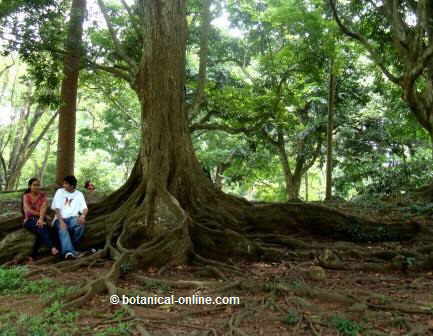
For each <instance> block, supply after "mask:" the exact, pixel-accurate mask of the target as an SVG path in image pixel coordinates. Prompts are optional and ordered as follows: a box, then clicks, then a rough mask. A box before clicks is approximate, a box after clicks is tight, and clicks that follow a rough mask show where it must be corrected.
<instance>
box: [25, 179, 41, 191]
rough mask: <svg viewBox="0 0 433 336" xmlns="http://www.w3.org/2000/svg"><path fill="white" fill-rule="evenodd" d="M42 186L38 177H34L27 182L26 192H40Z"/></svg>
mask: <svg viewBox="0 0 433 336" xmlns="http://www.w3.org/2000/svg"><path fill="white" fill-rule="evenodd" d="M40 187H41V182H40V181H39V180H38V179H37V178H36V177H32V178H31V179H30V180H29V181H28V182H27V190H26V191H25V192H24V193H25V194H28V193H29V192H38V191H39V189H40Z"/></svg>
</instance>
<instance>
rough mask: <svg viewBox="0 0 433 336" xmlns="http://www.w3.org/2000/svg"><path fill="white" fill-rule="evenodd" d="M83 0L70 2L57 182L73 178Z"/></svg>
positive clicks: (61, 98) (84, 9)
mask: <svg viewBox="0 0 433 336" xmlns="http://www.w3.org/2000/svg"><path fill="white" fill-rule="evenodd" d="M85 11H86V0H73V1H72V7H71V15H70V22H69V27H68V34H67V41H66V44H65V48H66V56H65V59H64V66H63V74H64V79H63V81H62V88H61V93H60V95H61V97H60V101H61V106H60V113H59V114H60V116H59V134H58V149H57V171H56V182H57V184H61V183H62V180H63V177H65V176H66V175H73V173H74V162H75V126H76V109H77V90H78V75H79V70H80V58H81V52H82V50H81V42H82V34H83V21H84V15H85Z"/></svg>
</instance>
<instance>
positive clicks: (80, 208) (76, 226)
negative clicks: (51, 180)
mask: <svg viewBox="0 0 433 336" xmlns="http://www.w3.org/2000/svg"><path fill="white" fill-rule="evenodd" d="M76 187H77V179H76V178H75V176H66V177H65V178H64V180H63V188H60V189H58V190H57V191H56V194H55V195H54V199H53V203H52V205H51V208H52V209H53V210H54V211H55V212H56V217H55V218H54V226H55V227H56V228H57V230H58V233H59V239H60V245H61V252H62V255H63V257H64V258H65V259H69V258H77V257H78V256H79V254H78V252H77V250H76V246H77V244H78V242H79V241H80V239H81V237H82V236H83V234H84V223H85V222H86V215H87V212H88V209H87V205H86V201H85V199H84V195H83V194H82V193H81V191H79V190H76V189H75V188H76Z"/></svg>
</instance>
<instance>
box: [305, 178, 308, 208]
mask: <svg viewBox="0 0 433 336" xmlns="http://www.w3.org/2000/svg"><path fill="white" fill-rule="evenodd" d="M305 202H308V172H306V173H305Z"/></svg>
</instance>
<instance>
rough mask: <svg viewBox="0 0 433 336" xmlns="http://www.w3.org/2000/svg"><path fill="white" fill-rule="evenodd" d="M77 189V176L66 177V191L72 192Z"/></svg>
mask: <svg viewBox="0 0 433 336" xmlns="http://www.w3.org/2000/svg"><path fill="white" fill-rule="evenodd" d="M76 187H77V179H76V178H75V176H73V175H70V176H65V178H64V179H63V188H65V189H66V191H69V192H72V191H74V190H75V188H76Z"/></svg>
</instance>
